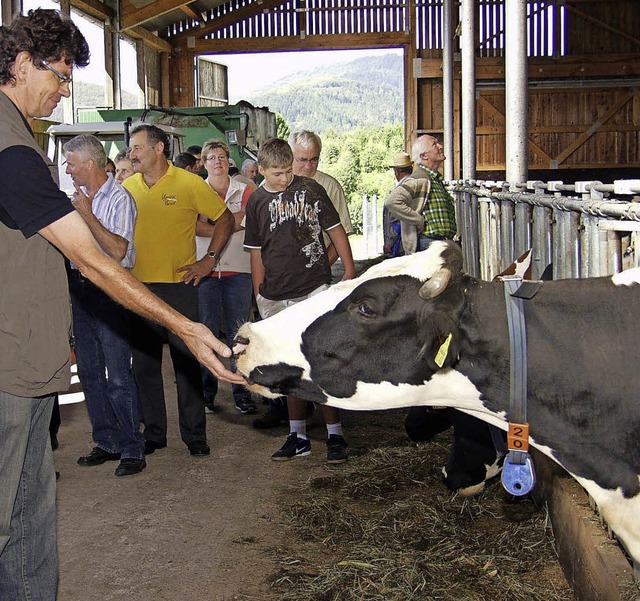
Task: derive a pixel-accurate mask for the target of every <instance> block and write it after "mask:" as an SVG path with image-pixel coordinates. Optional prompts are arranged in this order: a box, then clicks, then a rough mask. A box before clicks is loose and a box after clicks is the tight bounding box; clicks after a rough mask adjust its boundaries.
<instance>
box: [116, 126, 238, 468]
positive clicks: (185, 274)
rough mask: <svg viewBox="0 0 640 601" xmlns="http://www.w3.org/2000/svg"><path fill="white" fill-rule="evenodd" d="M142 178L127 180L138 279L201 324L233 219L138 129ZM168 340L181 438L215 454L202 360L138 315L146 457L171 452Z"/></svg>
mask: <svg viewBox="0 0 640 601" xmlns="http://www.w3.org/2000/svg"><path fill="white" fill-rule="evenodd" d="M129 145H130V147H131V163H132V164H133V169H134V171H135V175H133V176H131V177H130V178H128V179H127V180H125V182H124V186H125V188H126V189H127V190H128V191H129V192H130V193H131V195H132V196H133V198H134V199H135V201H136V204H137V207H138V222H137V224H136V230H135V235H134V245H135V248H136V263H135V266H134V268H133V270H132V273H133V275H135V276H136V277H137V278H138V279H139V280H141V281H142V282H144V283H145V284H146V285H147V286H148V288H149V289H150V290H152V291H153V292H155V293H156V294H157V295H158V296H159V297H160V298H162V299H163V300H164V301H165V302H167V303H168V304H169V305H171V306H172V307H174V308H175V309H176V310H178V311H180V312H181V313H182V314H183V315H186V316H187V317H189V318H190V319H193V320H195V321H197V320H198V290H197V288H196V286H197V285H198V282H199V281H200V279H201V278H203V277H204V276H206V275H208V274H209V273H211V271H213V269H214V268H215V266H216V265H217V263H218V258H219V256H220V253H221V252H222V250H223V248H224V247H225V245H226V244H227V241H228V240H229V237H230V236H231V233H232V232H233V227H234V219H233V214H232V213H231V212H230V211H229V209H227V208H226V206H225V204H224V201H223V200H222V199H221V198H220V197H219V196H218V195H217V194H216V193H215V192H214V191H213V189H212V188H211V187H210V186H209V185H207V183H206V182H205V181H204V180H203V179H202V178H200V177H198V176H197V175H194V174H193V173H188V172H187V171H185V170H184V169H179V168H177V167H174V166H173V165H172V164H171V163H170V162H169V142H168V139H167V137H166V135H165V133H164V132H163V131H162V130H161V129H160V128H158V127H156V126H155V125H150V124H143V125H140V126H138V127H136V128H134V129H133V130H132V132H131V137H130V141H129ZM199 214H202V215H206V216H207V217H208V218H209V219H211V220H212V221H213V222H215V224H216V225H215V228H214V233H213V237H212V239H211V243H210V245H209V251H208V253H207V254H206V255H205V256H204V257H203V258H202V259H200V260H199V261H196V244H195V234H196V221H197V219H198V215H199ZM164 342H168V343H169V348H170V352H171V360H172V362H173V368H174V371H175V375H176V383H177V390H178V408H179V421H180V434H181V437H182V440H183V441H184V443H185V444H186V445H187V447H188V449H189V452H190V453H191V455H194V456H205V455H209V452H210V451H209V446H208V445H207V438H206V418H205V412H204V402H203V398H202V384H201V378H200V369H199V365H198V362H197V361H196V359H195V358H194V357H193V355H192V354H191V353H190V352H189V350H188V349H187V348H186V346H185V345H184V343H183V342H182V341H181V340H180V339H179V338H177V337H176V336H175V335H174V334H172V333H171V332H169V331H167V329H166V328H164V327H162V326H160V325H158V324H156V323H154V322H151V321H149V320H146V319H144V318H138V317H134V319H133V320H132V324H131V347H132V355H133V371H134V374H135V376H136V381H137V383H138V387H139V390H140V404H141V408H142V418H143V421H144V425H145V430H144V436H145V454H147V455H150V454H151V453H153V452H154V451H155V450H156V449H161V448H164V447H166V446H167V412H166V406H165V401H164V389H163V385H162V348H163V343H164Z"/></svg>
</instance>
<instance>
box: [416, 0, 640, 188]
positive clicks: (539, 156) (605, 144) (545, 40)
mask: <svg viewBox="0 0 640 601" xmlns="http://www.w3.org/2000/svg"><path fill="white" fill-rule="evenodd" d="M536 6H537V8H536V9H535V10H533V9H530V12H531V13H532V14H531V16H530V17H529V19H528V31H529V38H528V39H529V46H528V54H529V57H530V58H529V65H528V66H529V82H530V86H529V113H528V117H529V124H528V126H529V169H530V170H577V169H589V170H591V169H624V168H629V169H631V168H639V167H640V2H637V1H633V0H613V1H609V2H606V1H598V2H595V1H593V0H566V2H565V3H564V4H563V6H564V8H563V9H562V12H561V11H560V9H559V7H560V6H561V3H555V2H553V1H546V2H545V1H541V2H538V3H537V4H536ZM503 10H504V2H503V1H500V0H495V1H494V0H482V1H480V2H479V3H478V15H477V19H478V21H480V15H481V14H482V15H483V17H482V18H483V19H484V21H483V22H481V23H479V24H478V41H477V47H478V53H477V58H476V79H477V88H476V98H477V114H476V119H477V121H476V127H477V130H476V132H477V137H476V149H477V155H476V159H477V164H476V170H477V171H478V172H501V171H504V170H505V127H504V125H505V115H504V106H505V101H504V85H505V84H504V56H503V55H504V49H503V48H495V47H494V48H491V47H490V46H491V43H490V41H492V40H493V41H495V40H499V39H500V36H501V35H503V33H504V31H503V27H504V25H503V21H501V19H502V18H503V16H504V13H503ZM545 11H546V12H545ZM492 19H493V21H491V20H492ZM454 21H455V23H454V27H455V24H456V23H457V13H456V14H455V15H454ZM501 28H502V29H501ZM421 39H424V36H423V38H421ZM437 41H438V40H437V39H436V40H434V43H437ZM488 41H489V42H488ZM454 51H455V52H458V51H459V39H458V38H456V39H455V48H454ZM439 52H441V51H439V50H438V48H425V47H422V48H419V49H418V50H417V59H418V60H416V61H415V63H416V64H414V74H415V77H416V78H417V82H418V85H417V94H418V98H417V115H416V121H417V127H416V132H417V133H418V134H421V133H433V134H435V135H441V134H442V131H443V125H444V115H443V100H442V71H441V60H440V58H439ZM454 77H455V89H454V115H453V119H454V131H455V132H456V134H455V136H456V138H455V140H454V148H455V156H454V157H449V158H452V159H453V161H454V176H455V177H460V176H461V168H460V167H461V165H460V136H461V129H460V114H459V107H460V63H459V61H458V62H456V67H455V70H454ZM565 177H566V179H570V176H565ZM558 179H562V177H561V176H558Z"/></svg>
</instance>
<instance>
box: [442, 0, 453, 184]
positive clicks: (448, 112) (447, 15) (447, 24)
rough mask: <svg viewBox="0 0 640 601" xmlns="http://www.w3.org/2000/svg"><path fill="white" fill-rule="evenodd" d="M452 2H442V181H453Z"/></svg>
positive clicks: (447, 0) (448, 0)
mask: <svg viewBox="0 0 640 601" xmlns="http://www.w3.org/2000/svg"><path fill="white" fill-rule="evenodd" d="M453 1H454V0H444V13H443V25H442V29H443V41H444V44H443V45H444V48H443V50H442V104H443V110H444V156H445V157H446V158H447V160H446V161H445V162H444V179H445V180H447V181H451V180H452V179H453V152H454V139H453V136H454V133H453V46H454V42H453V39H454V38H453Z"/></svg>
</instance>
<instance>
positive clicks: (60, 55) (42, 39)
mask: <svg viewBox="0 0 640 601" xmlns="http://www.w3.org/2000/svg"><path fill="white" fill-rule="evenodd" d="M20 52H28V53H29V54H30V55H31V58H32V60H33V63H34V65H36V66H39V65H40V63H41V62H42V61H47V62H51V63H55V62H56V61H60V60H64V62H65V63H66V64H67V65H72V66H77V67H86V66H87V65H88V64H89V45H88V44H87V40H85V39H84V36H83V35H82V33H80V30H79V29H78V28H77V27H76V25H75V23H73V21H71V20H70V19H68V18H66V17H63V16H62V15H61V14H60V13H59V12H58V11H57V10H49V9H44V8H37V9H35V10H30V11H29V13H28V14H27V15H26V16H25V15H17V16H16V17H15V18H14V19H13V22H12V23H11V25H9V27H0V85H4V84H8V83H12V82H13V81H15V76H14V75H13V73H12V72H11V68H12V66H13V64H14V63H15V60H16V57H17V56H18V54H19V53H20ZM42 68H43V69H44V67H42Z"/></svg>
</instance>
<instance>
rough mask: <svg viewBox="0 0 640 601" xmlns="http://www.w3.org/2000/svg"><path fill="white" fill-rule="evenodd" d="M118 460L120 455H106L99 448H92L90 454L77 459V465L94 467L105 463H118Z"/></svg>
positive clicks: (105, 452)
mask: <svg viewBox="0 0 640 601" xmlns="http://www.w3.org/2000/svg"><path fill="white" fill-rule="evenodd" d="M118 459H120V453H107V451H105V450H104V449H101V448H100V447H94V449H93V451H91V453H89V454H88V455H86V456H84V457H80V458H79V459H78V465H82V466H84V467H93V466H94V465H102V464H103V463H105V462H107V461H118Z"/></svg>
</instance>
